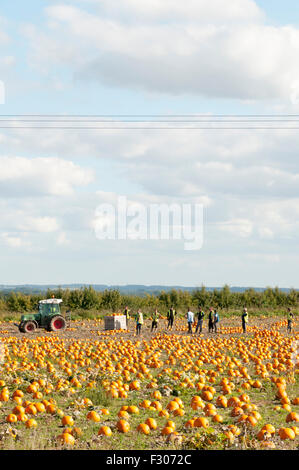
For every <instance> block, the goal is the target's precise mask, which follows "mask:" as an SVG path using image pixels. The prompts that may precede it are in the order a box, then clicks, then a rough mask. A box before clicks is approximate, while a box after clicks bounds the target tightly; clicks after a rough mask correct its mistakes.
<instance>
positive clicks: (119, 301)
mask: <svg viewBox="0 0 299 470" xmlns="http://www.w3.org/2000/svg"><path fill="white" fill-rule="evenodd" d="M52 295H54V296H55V297H56V298H60V299H62V300H63V309H64V310H71V311H95V310H96V311H98V312H99V313H101V312H104V311H112V312H119V311H122V310H123V309H124V308H125V306H128V307H129V308H130V309H132V310H135V309H136V310H137V309H138V308H141V309H144V310H145V311H151V310H153V309H156V308H157V309H159V310H160V311H161V312H163V311H166V310H167V309H168V308H170V307H171V306H173V307H174V308H175V309H177V310H186V309H187V308H188V306H190V307H191V306H192V308H194V309H196V308H198V307H199V306H201V307H203V308H209V307H214V308H218V309H226V310H229V309H232V310H233V309H234V310H239V309H241V308H242V307H243V306H244V305H246V306H247V307H248V308H254V309H267V308H273V309H277V308H283V309H284V308H286V307H297V306H298V304H299V291H297V290H295V289H290V290H289V291H282V290H281V289H279V288H278V287H275V288H271V287H268V288H266V289H265V290H263V291H257V290H255V289H253V288H250V289H247V290H245V291H244V292H232V291H231V290H230V288H229V286H227V285H225V286H224V287H222V288H221V289H214V290H208V289H206V288H205V287H204V286H202V287H200V288H197V289H194V290H193V291H191V292H189V291H184V290H176V289H172V290H171V291H169V292H165V291H161V292H160V293H158V294H156V295H154V294H146V295H145V296H138V295H126V294H121V293H120V292H119V291H118V290H115V289H112V290H109V289H107V290H105V291H103V292H99V291H96V290H95V289H94V288H93V287H84V288H80V289H61V288H58V289H55V290H51V289H48V291H47V292H46V293H43V294H42V293H41V294H36V293H34V294H24V293H20V292H14V291H12V292H10V293H7V292H6V293H4V292H2V293H0V311H8V312H30V311H34V310H36V308H37V305H38V301H39V300H41V299H43V298H50V297H51V296H52Z"/></svg>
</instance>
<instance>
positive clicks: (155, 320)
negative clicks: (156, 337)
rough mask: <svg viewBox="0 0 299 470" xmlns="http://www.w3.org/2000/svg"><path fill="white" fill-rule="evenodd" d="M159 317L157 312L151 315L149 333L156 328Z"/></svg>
mask: <svg viewBox="0 0 299 470" xmlns="http://www.w3.org/2000/svg"><path fill="white" fill-rule="evenodd" d="M159 316H160V314H159V313H158V310H155V313H153V315H152V329H151V332H152V331H153V330H156V329H157V328H158V322H159Z"/></svg>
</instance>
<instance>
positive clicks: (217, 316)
mask: <svg viewBox="0 0 299 470" xmlns="http://www.w3.org/2000/svg"><path fill="white" fill-rule="evenodd" d="M218 323H219V315H218V312H217V310H216V309H215V310H214V315H213V326H214V333H217V328H218Z"/></svg>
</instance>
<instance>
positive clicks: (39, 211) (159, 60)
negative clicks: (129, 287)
mask: <svg viewBox="0 0 299 470" xmlns="http://www.w3.org/2000/svg"><path fill="white" fill-rule="evenodd" d="M0 79H1V80H2V82H3V83H4V85H5V92H6V96H5V103H4V104H1V105H0V113H1V114H2V118H1V119H5V117H4V115H22V114H31V115H41V114H42V115H46V114H48V115H49V114H55V115H61V116H63V115H79V114H80V115H90V114H96V115H114V114H118V115H141V114H142V115H151V114H155V115H166V116H170V115H196V114H201V115H207V116H208V117H209V118H211V117H213V115H223V114H233V115H236V114H237V115H246V114H247V115H258V114H262V115H281V114H283V115H285V114H290V115H292V114H298V115H299V4H298V5H297V2H294V1H293V0H285V1H284V2H283V3H282V2H281V0H271V2H269V1H267V0H256V1H253V0H230V1H229V2H228V1H227V0H188V2H183V1H182V0H151V1H150V2H149V1H148V0H126V1H124V0H113V1H111V0H72V1H67V0H60V1H56V0H43V1H42V0H40V1H36V0H27V1H26V2H24V1H23V0H14V2H1V6H0ZM6 119H8V117H6ZM107 119H108V118H107ZM6 124H7V123H6ZM1 125H2V127H3V126H4V125H5V124H4V123H1ZM10 125H11V126H12V127H11V128H10V129H4V128H0V263H1V269H0V283H1V284H10V283H13V284H14V283H18V284H21V283H42V284H44V283H57V284H59V283H73V282H79V283H104V284H163V285H171V284H177V285H185V286H194V285H201V284H202V283H204V284H205V285H209V286H221V285H224V284H225V283H228V284H230V285H239V286H240V285H242V286H249V285H250V286H267V285H272V286H274V285H279V286H281V287H297V288H299V279H298V274H297V263H298V261H299V255H298V247H299V244H298V229H299V192H298V183H299V165H298V153H299V152H298V149H299V134H298V132H299V131H298V130H294V129H272V130H265V129H250V130H245V129H238V130H236V129H234V130H231V129H228V130H223V129H221V130H220V129H214V128H213V126H212V128H210V129H197V130H196V129H193V130H190V129H187V130H186V129H181V130H172V129H167V127H171V125H169V124H168V123H166V124H165V125H163V127H166V129H165V128H164V129H144V128H143V127H145V126H142V125H140V124H137V125H135V129H127V130H121V129H113V130H112V129H106V130H103V129H102V130H99V129H78V130H72V129H43V130H38V129H19V128H17V125H16V124H15V123H12V124H10ZM50 125H51V124H50ZM118 196H127V198H128V200H129V201H132V202H139V203H140V202H141V203H142V204H145V205H148V204H150V203H166V204H174V203H176V204H186V203H189V204H194V203H198V202H200V203H202V204H203V205H204V243H203V246H202V248H201V250H198V251H185V250H184V243H183V242H182V241H181V240H169V241H165V240H160V241H147V240H136V241H133V240H129V241H124V240H118V241H117V240H116V241H112V240H109V241H103V240H102V241H101V240H98V239H97V237H96V236H95V231H94V227H95V222H96V208H97V206H98V205H99V204H101V203H103V202H110V203H115V202H116V201H117V197H118Z"/></svg>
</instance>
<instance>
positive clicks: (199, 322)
mask: <svg viewBox="0 0 299 470" xmlns="http://www.w3.org/2000/svg"><path fill="white" fill-rule="evenodd" d="M176 314H177V312H176V310H175V308H174V307H173V306H172V307H171V308H170V309H169V310H168V312H167V320H168V323H167V329H168V330H172V328H173V326H174V320H175V317H176ZM124 315H125V317H126V326H127V329H129V319H130V310H129V308H128V307H126V308H125V311H124ZM204 317H205V313H204V311H203V309H202V308H199V310H198V312H197V313H196V314H194V313H193V312H192V311H191V309H190V307H188V312H187V313H186V319H187V323H188V333H190V334H192V333H193V327H194V325H195V323H196V325H195V333H199V334H201V333H202V330H203V321H204ZM159 318H160V313H159V312H158V310H157V309H156V310H155V312H154V313H153V314H152V317H151V320H152V325H151V332H153V331H154V330H157V328H158V323H159ZM248 318H249V317H248V310H247V308H246V307H244V308H243V311H242V315H241V321H242V331H243V333H247V325H248ZM195 319H196V321H195ZM293 319H294V314H293V313H292V311H291V309H290V308H288V326H287V330H288V332H292V329H293ZM135 322H136V334H137V335H140V334H141V328H142V325H143V323H144V319H143V313H142V312H141V310H140V309H139V310H138V311H137V313H136V315H135ZM219 322H220V319H219V314H218V312H217V309H215V308H210V309H209V314H208V331H209V333H213V332H214V333H218V331H219Z"/></svg>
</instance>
